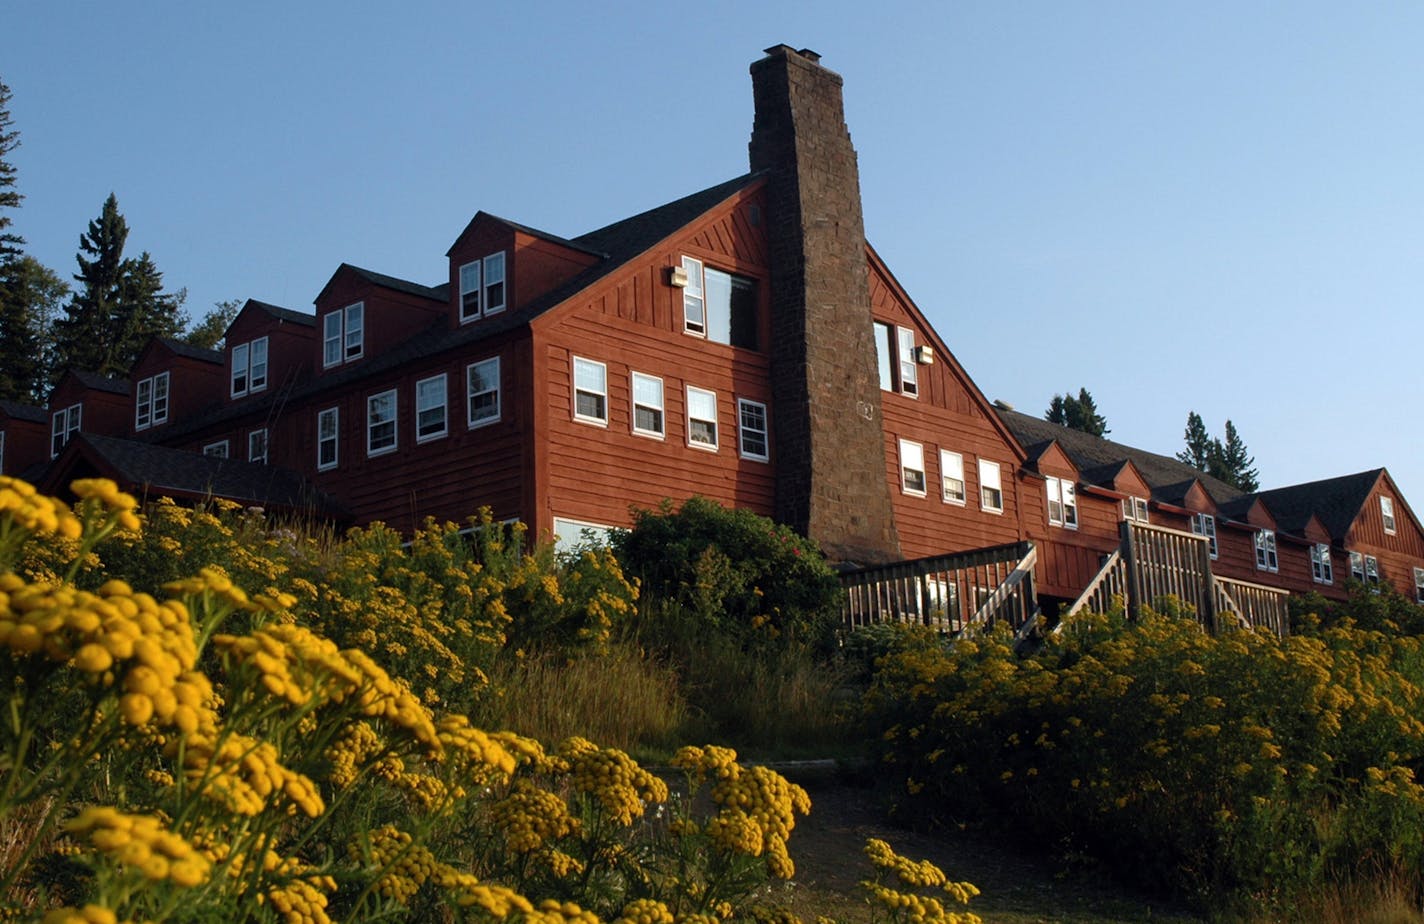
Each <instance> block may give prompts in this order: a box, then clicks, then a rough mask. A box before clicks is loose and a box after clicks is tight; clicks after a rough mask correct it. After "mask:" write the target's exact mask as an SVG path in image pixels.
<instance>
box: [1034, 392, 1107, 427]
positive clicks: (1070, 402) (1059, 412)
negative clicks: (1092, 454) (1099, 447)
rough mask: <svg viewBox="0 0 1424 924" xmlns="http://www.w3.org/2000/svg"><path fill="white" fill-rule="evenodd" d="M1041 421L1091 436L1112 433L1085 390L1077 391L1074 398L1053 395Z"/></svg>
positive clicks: (1069, 395)
mask: <svg viewBox="0 0 1424 924" xmlns="http://www.w3.org/2000/svg"><path fill="white" fill-rule="evenodd" d="M1043 419H1044V420H1046V421H1048V422H1049V423H1056V424H1059V425H1060V426H1064V427H1070V428H1072V429H1074V430H1082V431H1083V432H1084V433H1087V434H1090V435H1092V436H1106V435H1107V434H1109V433H1111V432H1112V431H1111V430H1109V429H1108V420H1107V418H1106V417H1104V416H1103V415H1101V414H1099V413H1098V405H1097V402H1095V401H1094V400H1093V396H1092V395H1091V394H1090V393H1089V392H1088V389H1086V388H1080V389H1078V397H1076V398H1075V397H1073V396H1072V395H1071V394H1067V395H1054V396H1053V402H1052V403H1051V404H1049V405H1048V410H1047V411H1046V412H1044V415H1043Z"/></svg>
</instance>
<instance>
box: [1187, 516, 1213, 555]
mask: <svg viewBox="0 0 1424 924" xmlns="http://www.w3.org/2000/svg"><path fill="white" fill-rule="evenodd" d="M1192 532H1194V533H1196V534H1197V535H1198V536H1205V537H1206V548H1207V551H1208V552H1209V553H1210V554H1211V557H1212V560H1213V561H1215V560H1216V517H1214V516H1212V515H1211V514H1209V513H1194V514H1192Z"/></svg>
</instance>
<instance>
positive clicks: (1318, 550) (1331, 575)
mask: <svg viewBox="0 0 1424 924" xmlns="http://www.w3.org/2000/svg"><path fill="white" fill-rule="evenodd" d="M1310 579H1311V580H1312V581H1314V582H1315V583H1317V584H1334V583H1335V565H1334V563H1333V562H1332V561H1331V560H1330V546H1329V545H1327V544H1326V543H1324V542H1317V543H1315V544H1314V545H1312V546H1311V547H1310Z"/></svg>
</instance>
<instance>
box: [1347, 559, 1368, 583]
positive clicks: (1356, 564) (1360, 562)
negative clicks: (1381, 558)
mask: <svg viewBox="0 0 1424 924" xmlns="http://www.w3.org/2000/svg"><path fill="white" fill-rule="evenodd" d="M1350 578H1351V579H1352V580H1356V581H1359V582H1361V583H1364V580H1365V555H1364V553H1363V552H1351V553H1350Z"/></svg>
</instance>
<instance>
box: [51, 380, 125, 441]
mask: <svg viewBox="0 0 1424 924" xmlns="http://www.w3.org/2000/svg"><path fill="white" fill-rule="evenodd" d="M131 394H132V389H131V388H130V386H129V380H128V379H111V378H106V377H105V376H102V375H100V374H98V373H97V372H83V371H81V370H78V369H70V370H69V371H68V372H66V373H64V375H62V376H60V377H59V381H58V382H56V383H55V385H54V388H52V389H50V392H49V415H50V451H49V457H50V458H51V459H53V458H55V457H56V456H58V455H59V453H60V451H61V450H63V449H64V446H65V444H66V443H68V442H69V441H70V440H71V439H73V438H74V436H75V434H77V433H79V432H81V431H83V432H85V433H102V434H104V435H105V436H124V435H127V434H128V432H129V427H130V426H131V424H132V418H131V417H130V415H131V414H132V408H133V406H132V403H131V400H130V395H131Z"/></svg>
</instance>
